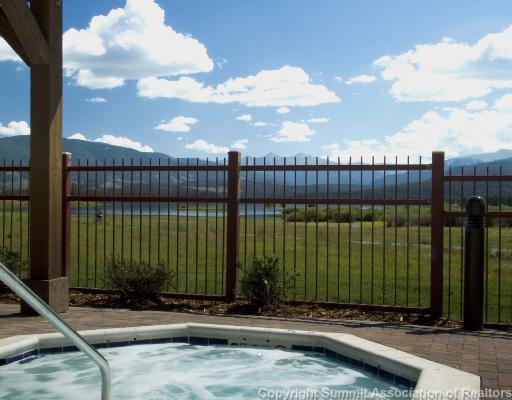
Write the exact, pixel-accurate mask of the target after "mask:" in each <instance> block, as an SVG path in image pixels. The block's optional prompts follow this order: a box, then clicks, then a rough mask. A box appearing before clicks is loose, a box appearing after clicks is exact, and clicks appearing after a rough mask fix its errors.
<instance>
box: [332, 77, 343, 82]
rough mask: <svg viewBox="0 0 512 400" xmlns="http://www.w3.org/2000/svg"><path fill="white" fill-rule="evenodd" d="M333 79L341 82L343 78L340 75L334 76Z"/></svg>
mask: <svg viewBox="0 0 512 400" xmlns="http://www.w3.org/2000/svg"><path fill="white" fill-rule="evenodd" d="M334 80H335V81H336V82H339V83H341V82H343V78H342V77H341V76H335V77H334Z"/></svg>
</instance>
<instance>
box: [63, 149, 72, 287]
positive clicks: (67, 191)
mask: <svg viewBox="0 0 512 400" xmlns="http://www.w3.org/2000/svg"><path fill="white" fill-rule="evenodd" d="M69 167H71V153H62V276H67V277H68V278H69V276H70V272H71V271H70V260H71V203H70V202H69V201H68V196H71V174H70V173H69V170H68V169H69Z"/></svg>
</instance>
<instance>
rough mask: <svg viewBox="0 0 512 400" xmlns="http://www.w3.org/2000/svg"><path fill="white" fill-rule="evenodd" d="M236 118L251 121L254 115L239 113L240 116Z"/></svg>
mask: <svg viewBox="0 0 512 400" xmlns="http://www.w3.org/2000/svg"><path fill="white" fill-rule="evenodd" d="M236 119H237V120H238V121H246V122H249V121H252V115H251V114H242V115H239V116H238V117H236Z"/></svg>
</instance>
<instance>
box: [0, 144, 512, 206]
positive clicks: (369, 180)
mask: <svg viewBox="0 0 512 400" xmlns="http://www.w3.org/2000/svg"><path fill="white" fill-rule="evenodd" d="M29 139H30V138H29V137H28V136H17V137H10V138H3V139H0V164H2V163H3V160H4V159H5V160H6V162H7V164H10V162H11V160H14V162H15V163H17V162H19V160H20V159H23V160H28V157H29ZM63 151H66V152H70V153H72V160H73V163H74V164H75V165H76V164H77V163H78V160H80V162H81V164H82V165H84V164H85V161H86V160H87V159H89V163H90V164H94V163H95V160H96V159H97V160H98V163H99V164H102V163H103V161H104V160H106V162H107V164H109V165H111V164H112V160H115V162H116V164H118V165H119V164H120V163H121V160H122V159H124V160H125V164H130V163H131V160H132V159H133V160H134V164H136V165H137V164H138V163H139V162H140V160H141V159H142V160H143V163H144V164H145V165H147V164H148V163H149V160H153V163H154V164H156V162H157V159H158V158H160V159H162V164H163V165H166V164H167V162H169V163H170V164H171V165H176V164H177V163H178V159H177V158H174V157H170V156H168V155H166V154H163V153H144V152H139V151H136V150H133V149H128V148H125V147H119V146H112V145H108V144H104V143H95V142H87V141H81V140H73V139H63ZM509 154H512V151H510V150H500V151H498V152H495V153H489V154H479V155H474V156H467V157H460V158H455V159H451V160H447V162H446V167H447V169H448V168H451V173H452V175H461V174H462V173H464V175H471V174H473V172H474V171H475V170H476V173H477V174H484V175H485V174H486V173H487V170H488V171H489V175H498V174H499V173H500V168H501V173H502V174H503V175H512V156H511V157H509V158H501V157H504V156H505V157H506V156H507V155H509ZM168 160H169V161H168ZM274 160H275V161H274ZM479 160H490V161H479ZM274 162H275V164H276V165H283V164H284V162H285V158H284V157H282V156H279V155H277V154H274V153H269V154H267V155H266V156H265V157H256V158H254V157H248V159H246V157H243V158H242V165H246V163H247V164H248V165H249V167H250V166H251V165H254V164H256V165H264V164H266V165H273V164H274ZM306 162H307V164H308V165H312V164H316V163H317V162H318V164H319V165H325V164H327V160H326V159H323V158H318V161H317V158H316V157H313V156H310V155H308V154H297V155H295V156H292V157H286V164H287V165H293V164H295V163H296V164H297V165H304V164H305V163H306ZM181 163H182V165H185V160H184V159H181ZM188 163H189V165H196V164H199V165H205V164H206V160H204V159H197V158H194V159H188ZM219 163H220V164H222V163H223V161H222V159H219ZM330 163H333V162H332V161H331V162H330ZM209 164H210V165H213V164H214V163H212V162H211V161H210V162H209ZM333 164H334V163H333ZM353 164H354V165H357V162H353ZM3 178H4V176H3V175H2V174H0V182H1V181H2V180H3ZM27 178H28V177H27ZM87 178H88V179H90V184H91V187H94V186H95V180H97V182H96V183H97V185H98V187H102V186H103V185H104V186H105V187H107V188H116V190H118V189H119V187H121V186H122V185H123V183H122V180H123V179H125V180H127V179H130V178H129V177H128V176H127V175H126V174H124V176H123V175H122V174H120V173H118V174H115V175H113V174H111V173H109V174H107V175H106V176H104V175H103V174H98V175H96V174H89V176H87V174H81V175H80V184H81V185H80V186H81V188H82V189H83V188H84V187H86V185H85V183H86V179H87ZM224 178H225V176H224V173H223V172H218V173H215V172H213V171H212V172H210V173H206V172H200V173H196V172H194V171H190V172H188V173H185V172H183V171H181V172H179V173H178V172H176V171H173V172H171V173H169V174H167V173H166V172H163V173H161V174H159V173H158V172H152V173H143V174H134V175H133V180H134V181H133V183H134V185H135V188H134V193H138V192H139V191H142V192H143V193H149V191H150V190H151V191H152V192H154V194H156V192H157V191H158V182H159V181H160V182H161V186H160V187H161V190H162V193H165V192H166V191H165V188H166V187H167V184H170V185H171V191H176V190H178V186H180V188H181V189H180V190H184V191H185V190H187V191H188V193H189V194H190V195H191V196H193V195H194V194H195V193H196V192H200V193H206V191H207V190H208V191H210V192H212V191H215V190H217V189H218V190H219V191H220V192H222V191H223V190H225V187H224V185H225V179H224ZM5 179H6V180H7V181H9V179H10V175H9V174H7V175H6V176H5ZM72 179H73V184H74V186H75V185H77V184H78V180H77V176H76V174H74V175H73V178H72ZM104 179H106V182H104ZM338 179H339V180H338ZM24 180H26V179H25V178H24ZM140 180H142V182H140ZM419 180H420V175H419V173H418V172H417V171H411V172H410V173H409V176H408V175H407V173H404V172H400V171H399V173H398V174H396V175H395V172H394V171H389V172H388V173H386V188H387V192H388V193H387V194H386V196H387V197H388V198H392V197H393V196H394V193H395V189H394V188H395V185H396V187H397V192H398V193H399V197H402V196H403V195H404V194H405V193H406V191H407V190H406V187H407V185H406V184H407V181H409V184H410V187H409V189H410V195H411V196H412V197H414V196H415V193H417V188H418V182H419ZM187 181H188V185H187V184H186V182H187ZM241 181H242V192H244V191H245V189H246V188H247V191H248V192H249V196H253V195H255V196H256V197H263V196H266V197H272V196H273V194H274V193H276V196H277V197H280V195H281V194H283V192H284V190H286V193H287V194H288V195H290V194H291V193H294V195H295V193H296V195H297V197H299V198H300V197H303V196H305V194H306V190H307V193H308V197H314V196H316V195H318V196H319V197H325V196H326V195H327V190H329V193H330V196H333V195H334V196H335V195H336V193H337V190H338V186H337V185H338V182H339V184H340V185H341V186H340V190H341V192H342V196H345V195H346V193H347V192H348V184H349V182H351V183H352V192H353V194H352V195H354V196H355V194H356V193H357V192H359V190H360V186H361V184H362V186H363V197H366V198H370V197H371V196H372V193H373V190H372V187H373V188H374V190H375V192H374V193H375V196H376V198H378V197H379V195H382V187H383V183H384V173H383V172H382V171H375V172H374V173H373V174H372V172H371V171H363V173H362V174H361V172H359V171H353V172H352V173H349V172H347V171H343V172H341V173H340V174H338V173H337V172H336V171H331V172H329V173H327V172H326V171H310V172H308V173H307V174H306V173H305V172H304V171H297V172H295V171H288V172H286V174H285V173H284V172H283V171H277V172H275V173H274V172H273V171H266V172H263V171H258V172H256V174H255V173H254V172H253V171H251V170H250V168H249V170H248V171H242V172H241ZM246 181H247V182H246ZM430 181H431V174H430V171H422V173H421V182H422V189H421V192H422V193H423V194H424V195H426V194H427V193H428V192H429V191H430V186H431V182H430ZM139 182H140V183H141V185H139ZM178 183H179V185H178ZM285 183H286V189H285ZM295 184H296V185H297V188H296V190H295V189H294V185H295ZM306 184H307V188H306ZM274 185H275V186H274ZM475 188H476V189H477V192H479V193H482V194H483V192H482V191H483V190H484V189H485V188H484V184H482V183H479V184H477V185H476V187H475ZM75 189H76V186H75ZM502 189H503V191H502V195H503V196H504V197H508V198H510V197H511V196H512V188H510V185H503V188H502ZM470 190H472V184H467V185H465V186H464V195H465V194H466V192H467V191H470ZM497 190H498V187H497V186H496V185H495V184H492V185H490V193H489V194H490V195H491V196H494V197H496V196H497V195H498V192H497ZM460 191H461V190H460V185H456V184H453V185H452V195H453V196H454V198H457V196H458V195H459V194H461V193H459V192H460ZM343 193H345V194H343ZM181 194H182V195H183V194H184V193H181Z"/></svg>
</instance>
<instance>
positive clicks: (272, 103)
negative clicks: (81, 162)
mask: <svg viewBox="0 0 512 400" xmlns="http://www.w3.org/2000/svg"><path fill="white" fill-rule="evenodd" d="M137 89H138V94H139V96H142V97H148V98H159V97H164V98H177V99H182V100H187V101H192V102H198V103H219V104H226V103H240V104H243V105H246V106H248V107H286V106H289V107H291V106H301V107H305V106H315V105H318V104H324V103H338V102H340V99H339V98H338V96H336V94H335V93H334V92H332V91H330V90H329V89H327V88H326V87H325V86H323V85H316V84H313V83H311V80H310V78H309V76H308V74H307V73H306V72H304V70H302V68H298V67H290V66H288V65H287V66H284V67H282V68H280V69H276V70H270V71H261V72H258V73H257V74H256V75H251V76H247V77H243V78H232V79H228V80H227V81H226V82H224V83H221V84H219V85H217V86H215V87H212V86H205V85H204V83H201V82H198V81H196V80H195V79H192V78H190V77H184V76H183V77H180V78H179V79H178V80H169V79H160V78H157V77H151V78H145V79H141V80H140V81H139V82H138V84H137Z"/></svg>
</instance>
